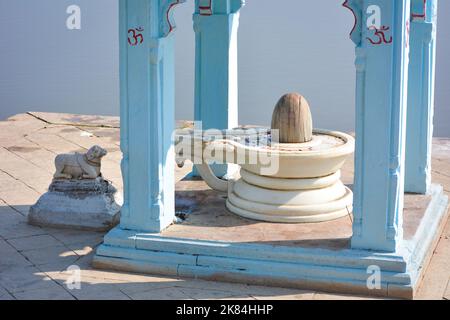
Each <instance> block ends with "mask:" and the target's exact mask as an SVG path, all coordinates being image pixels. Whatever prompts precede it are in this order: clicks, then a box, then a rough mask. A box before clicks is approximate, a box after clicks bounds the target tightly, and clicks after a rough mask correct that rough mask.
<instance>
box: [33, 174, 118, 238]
mask: <svg viewBox="0 0 450 320" xmlns="http://www.w3.org/2000/svg"><path fill="white" fill-rule="evenodd" d="M116 192H117V190H116V189H115V188H114V187H113V186H112V185H111V184H110V183H109V182H108V181H105V180H104V179H102V178H97V179H92V180H54V181H53V182H52V184H51V185H50V187H49V191H48V192H47V193H45V194H44V195H42V197H41V198H40V199H39V200H38V202H37V203H36V204H35V205H34V206H32V207H31V209H30V213H29V215H28V222H29V223H30V224H32V225H38V226H45V227H56V228H70V229H79V230H93V231H106V230H110V229H111V228H113V227H114V226H116V225H117V223H118V222H119V220H120V206H118V205H117V204H116V202H115V200H114V195H115V193H116Z"/></svg>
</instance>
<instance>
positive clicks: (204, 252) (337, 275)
mask: <svg viewBox="0 0 450 320" xmlns="http://www.w3.org/2000/svg"><path fill="white" fill-rule="evenodd" d="M430 196H431V201H430V203H429V205H428V207H427V209H426V211H425V213H424V215H423V218H422V220H421V222H420V225H419V227H418V229H417V231H416V233H415V236H414V237H413V238H412V239H411V240H407V241H406V240H405V241H403V242H402V243H400V245H399V248H398V249H397V251H396V252H395V253H385V252H374V251H365V250H352V249H340V250H330V249H321V248H307V247H300V246H297V247H288V246H282V245H268V244H263V243H257V242H254V243H235V242H230V241H226V240H225V239H224V240H223V241H203V240H192V239H183V238H173V237H165V236H163V235H161V234H142V233H139V232H136V231H128V230H122V229H121V228H120V227H117V228H115V229H113V230H112V231H110V233H109V234H107V235H106V237H105V242H104V244H103V245H102V246H100V247H99V248H98V250H97V254H96V256H95V257H94V261H93V264H94V267H97V268H103V269H113V270H125V271H131V272H139V273H149V274H160V275H170V276H177V277H189V278H201V279H206V280H215V281H228V282H239V283H245V284H259V285H265V286H279V287H290V288H300V289H312V290H321V291H329V292H339V293H352V294H358V293H359V294H368V295H375V296H387V297H397V298H412V297H413V295H414V292H415V290H416V289H417V287H418V285H419V283H420V280H421V276H422V274H423V271H424V269H425V267H426V266H427V264H428V260H429V258H430V256H431V254H432V252H433V250H434V247H435V245H436V242H437V240H438V239H439V235H440V234H441V232H442V227H443V225H444V223H445V221H446V218H447V214H446V213H447V206H448V198H447V197H446V196H445V195H444V193H443V189H442V187H440V186H437V185H433V186H432V188H431V194H430ZM374 266H375V267H378V268H379V270H380V271H381V274H380V286H379V287H375V288H372V289H371V288H369V287H368V286H367V283H368V279H371V278H372V277H371V276H372V275H373V270H377V269H374ZM369 277H370V278H369ZM369 283H370V284H373V282H370V281H369Z"/></svg>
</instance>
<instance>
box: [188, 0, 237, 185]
mask: <svg viewBox="0 0 450 320" xmlns="http://www.w3.org/2000/svg"><path fill="white" fill-rule="evenodd" d="M243 4H244V1H242V0H196V5H195V8H196V9H195V14H194V16H193V20H194V31H195V43H196V47H195V56H196V58H195V120H196V121H201V122H202V129H203V130H208V129H220V130H222V129H231V128H235V127H237V126H238V64H237V51H238V43H237V34H238V26H239V10H240V9H241V7H242V6H243ZM226 169H227V166H226V165H215V166H214V172H215V173H216V174H217V175H218V176H223V175H225V174H226V173H227V170H226Z"/></svg>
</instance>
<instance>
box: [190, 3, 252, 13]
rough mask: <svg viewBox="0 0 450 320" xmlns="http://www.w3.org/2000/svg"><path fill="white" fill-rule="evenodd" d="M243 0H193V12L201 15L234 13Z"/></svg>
mask: <svg viewBox="0 0 450 320" xmlns="http://www.w3.org/2000/svg"><path fill="white" fill-rule="evenodd" d="M244 5H245V0H195V13H196V14H199V15H202V16H211V15H223V14H232V13H236V12H238V11H239V10H241V8H242V7H243V6H244Z"/></svg>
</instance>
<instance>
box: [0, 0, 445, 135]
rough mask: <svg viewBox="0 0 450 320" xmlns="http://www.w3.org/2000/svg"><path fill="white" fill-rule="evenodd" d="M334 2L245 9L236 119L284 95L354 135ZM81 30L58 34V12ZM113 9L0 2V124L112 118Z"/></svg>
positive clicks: (260, 2)
mask: <svg viewBox="0 0 450 320" xmlns="http://www.w3.org/2000/svg"><path fill="white" fill-rule="evenodd" d="M342 2H343V0H318V1H303V0H276V1H275V0H247V5H246V6H245V7H244V8H243V9H242V11H241V23H240V29H239V67H240V69H239V90H240V92H239V103H240V106H239V107H240V109H239V118H240V123H242V124H260V125H269V124H270V117H271V114H272V109H273V106H274V105H275V103H276V101H277V100H278V98H279V97H280V96H281V95H282V94H283V93H286V92H290V91H298V92H300V93H302V94H303V95H305V96H306V97H307V99H308V100H309V102H310V105H311V107H312V111H313V116H314V120H315V126H316V127H322V128H329V129H337V130H345V131H351V130H353V129H354V87H355V69H354V46H353V43H352V42H351V41H350V40H349V38H348V34H349V31H350V29H351V28H352V26H353V17H352V14H351V13H350V12H349V11H347V10H346V9H344V8H342V6H341V4H342ZM71 4H77V5H79V6H80V7H81V9H82V29H81V30H79V31H78V30H77V31H69V30H67V29H66V26H65V21H66V18H67V16H68V15H67V14H66V8H67V7H68V6H69V5H71ZM439 5H440V17H442V18H441V19H440V20H439V30H438V58H437V80H436V117H435V129H436V131H435V135H436V136H448V137H450V123H449V120H450V105H449V101H450V90H449V83H450V62H449V59H448V57H450V20H448V19H447V20H446V18H447V17H446V15H448V13H449V12H450V1H448V0H442V1H440V4H439ZM192 12H193V0H188V3H186V4H183V5H181V6H179V7H178V8H177V9H176V12H175V17H176V21H177V26H178V30H177V32H176V34H175V36H176V39H177V68H176V70H177V100H176V101H177V112H176V115H177V118H178V119H192V117H193V101H194V97H193V90H194V89H193V85H194V84H193V83H194V32H193V30H192ZM117 15H118V8H117V0H39V1H32V0H0V119H4V118H6V117H8V116H11V115H13V114H16V113H21V112H25V111H51V112H68V113H80V114H104V115H118V114H119V91H118V88H119V83H118V32H117V31H118V21H117V20H118V19H117Z"/></svg>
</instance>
